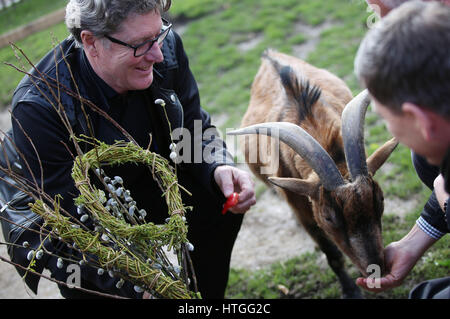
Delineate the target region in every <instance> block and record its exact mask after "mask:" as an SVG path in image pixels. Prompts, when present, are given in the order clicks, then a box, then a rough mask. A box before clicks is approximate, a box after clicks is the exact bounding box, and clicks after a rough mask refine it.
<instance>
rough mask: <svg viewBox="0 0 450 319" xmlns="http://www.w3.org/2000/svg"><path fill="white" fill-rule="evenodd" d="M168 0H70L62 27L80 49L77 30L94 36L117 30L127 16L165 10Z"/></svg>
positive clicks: (168, 5)
mask: <svg viewBox="0 0 450 319" xmlns="http://www.w3.org/2000/svg"><path fill="white" fill-rule="evenodd" d="M170 5H171V0H70V1H69V3H68V4H67V6H66V26H67V29H68V30H69V32H70V34H71V35H72V37H73V38H74V39H75V41H76V43H77V45H78V46H79V47H82V42H81V31H83V30H89V31H91V32H92V33H93V34H94V35H95V36H97V37H103V36H104V35H106V34H110V33H114V32H116V31H118V30H119V28H120V26H121V24H122V22H123V21H124V20H125V19H126V18H127V17H128V16H129V15H130V14H146V13H148V12H151V11H154V10H158V11H159V13H160V14H161V13H162V12H165V11H167V10H169V8H170Z"/></svg>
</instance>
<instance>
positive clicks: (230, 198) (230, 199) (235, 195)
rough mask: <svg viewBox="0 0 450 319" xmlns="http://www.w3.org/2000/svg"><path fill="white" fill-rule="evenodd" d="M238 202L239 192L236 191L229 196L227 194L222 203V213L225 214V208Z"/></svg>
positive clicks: (227, 208)
mask: <svg viewBox="0 0 450 319" xmlns="http://www.w3.org/2000/svg"><path fill="white" fill-rule="evenodd" d="M238 202H239V194H238V193H233V194H231V195H230V196H228V198H227V201H226V202H225V204H224V205H223V209H222V215H225V213H226V212H227V210H229V209H230V208H231V207H233V206H236V204H237V203H238Z"/></svg>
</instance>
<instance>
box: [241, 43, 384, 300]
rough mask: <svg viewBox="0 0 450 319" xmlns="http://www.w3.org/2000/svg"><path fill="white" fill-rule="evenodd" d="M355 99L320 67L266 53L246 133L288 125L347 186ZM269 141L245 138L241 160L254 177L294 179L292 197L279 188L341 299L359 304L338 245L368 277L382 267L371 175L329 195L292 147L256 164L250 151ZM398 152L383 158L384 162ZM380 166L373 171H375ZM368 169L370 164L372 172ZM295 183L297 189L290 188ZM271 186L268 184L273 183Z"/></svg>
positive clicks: (378, 208) (377, 192)
mask: <svg viewBox="0 0 450 319" xmlns="http://www.w3.org/2000/svg"><path fill="white" fill-rule="evenodd" d="M352 98H353V96H352V93H351V91H350V89H349V88H348V87H347V85H346V84H345V83H344V82H343V81H342V80H341V79H339V78H338V77H336V76H335V75H333V74H331V73H330V72H328V71H326V70H323V69H319V68H316V67H314V66H312V65H310V64H308V63H306V62H304V61H302V60H300V59H297V58H295V57H292V56H288V55H285V54H282V53H278V52H274V51H267V52H266V53H265V56H264V57H263V59H262V64H261V67H260V69H259V71H258V73H257V75H256V77H255V80H254V82H253V85H252V89H251V99H250V103H249V107H248V110H247V112H246V113H245V115H244V117H243V120H242V125H241V127H247V126H250V125H253V124H257V123H265V122H291V123H294V124H297V125H299V126H300V127H302V128H303V129H304V130H306V131H307V132H308V133H309V134H310V135H311V136H312V137H314V138H315V139H316V140H317V141H318V142H319V143H320V144H321V145H322V147H323V148H324V149H325V150H326V151H327V152H328V154H329V155H330V156H331V157H332V159H333V160H334V161H335V163H336V166H337V168H338V169H339V171H340V172H341V174H342V176H343V177H344V179H345V180H349V179H350V178H349V173H348V169H347V165H346V162H345V155H344V148H343V139H342V134H341V114H342V111H343V109H344V107H345V106H346V104H347V103H348V102H350V101H351V100H352ZM263 139H267V145H268V146H269V147H267V150H270V145H271V143H274V141H273V140H272V138H271V137H268V136H261V135H259V136H256V135H248V136H243V137H241V145H243V150H244V155H245V157H246V161H247V163H248V165H249V167H250V169H251V171H252V172H253V173H254V174H255V175H256V176H257V177H259V178H260V179H261V180H262V181H264V182H266V183H268V182H267V177H268V176H267V175H262V174H261V168H262V167H263V166H267V165H268V164H269V163H272V164H274V162H275V161H276V162H278V161H279V165H278V170H277V171H276V172H274V174H273V175H271V176H272V177H276V178H279V177H283V178H290V179H289V180H287V182H288V184H289V185H290V188H289V190H287V189H283V188H278V190H279V192H280V194H281V195H282V196H284V198H285V199H286V200H287V202H288V203H289V205H290V206H291V207H292V209H293V210H294V212H295V214H296V216H297V218H298V220H299V221H300V222H301V223H302V225H303V226H304V227H305V229H306V230H307V231H308V233H309V234H310V235H311V237H312V238H313V239H314V240H315V241H316V242H317V243H318V245H319V247H320V248H321V249H322V251H324V253H325V254H326V255H327V258H328V262H329V264H330V266H331V267H332V269H333V270H334V271H335V273H336V274H337V276H338V278H339V280H340V282H341V285H342V287H343V291H344V295H345V296H348V297H360V296H361V295H360V293H359V290H358V288H357V287H356V285H355V284H354V283H353V281H352V280H351V279H350V278H349V277H348V275H347V274H346V273H345V270H344V266H343V258H342V255H341V253H340V252H339V250H338V249H336V246H335V245H334V244H336V245H337V246H338V247H339V248H340V250H341V251H343V252H344V253H345V254H346V255H347V256H349V257H350V259H351V260H352V261H353V262H354V264H355V265H356V266H357V267H358V268H359V269H360V271H361V272H362V273H364V274H365V271H366V267H367V266H368V265H369V264H371V263H378V264H380V266H382V263H383V256H382V240H381V214H382V211H383V195H382V192H381V189H380V187H379V186H378V184H377V183H376V182H375V181H374V180H373V179H372V177H371V176H372V174H374V173H375V172H372V171H371V172H370V174H369V176H367V177H361V178H358V180H357V181H350V182H348V183H347V184H345V185H343V186H342V187H339V188H338V189H337V190H336V191H332V192H330V191H327V190H325V189H324V188H323V187H321V183H320V180H319V177H318V175H317V174H316V173H315V172H314V171H313V169H312V168H311V167H310V166H309V165H308V164H307V163H306V162H305V160H304V159H303V158H302V157H301V156H300V155H298V154H297V153H296V152H295V151H294V150H293V149H292V148H290V147H289V146H287V145H285V144H284V143H280V145H279V159H275V158H273V156H274V154H272V153H271V152H269V151H267V152H265V151H264V150H263V151H262V152H261V150H259V151H258V154H259V155H258V159H257V161H256V163H255V162H250V161H249V154H250V152H251V150H252V147H255V146H256V147H257V148H259V147H260V142H261V141H263ZM392 150H393V147H392V146H390V147H389V148H388V149H387V150H386V151H382V152H380V153H383V155H382V156H381V160H378V161H377V163H378V162H381V163H382V162H384V160H385V159H386V158H387V156H389V155H388V154H390V152H391V151H392ZM380 165H381V164H377V165H375V166H376V167H375V168H374V170H376V169H378V167H379V166H380ZM368 166H369V168H370V167H371V165H370V164H369V165H368ZM291 182H292V183H291ZM268 184H269V183H268Z"/></svg>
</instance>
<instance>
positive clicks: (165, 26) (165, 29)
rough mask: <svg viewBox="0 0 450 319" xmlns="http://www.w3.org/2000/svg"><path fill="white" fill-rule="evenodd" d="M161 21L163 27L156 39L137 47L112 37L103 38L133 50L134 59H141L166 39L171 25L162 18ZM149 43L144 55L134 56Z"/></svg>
mask: <svg viewBox="0 0 450 319" xmlns="http://www.w3.org/2000/svg"><path fill="white" fill-rule="evenodd" d="M162 21H163V27H162V31H161V33H160V34H158V36H157V37H156V38H153V39H150V40H147V41H145V42H142V43H140V44H138V45H131V44H128V43H126V42H123V41H120V40H119V39H116V38H113V37H112V36H110V35H107V34H106V35H105V38H107V39H108V40H109V41H111V42H113V43H117V44H120V45H123V46H126V47H129V48H131V49H133V50H134V52H133V54H134V57H136V58H138V57H141V56H143V55H146V54H147V52H148V51H150V50H151V48H152V47H153V45H154V44H155V42H157V41H158V44H161V43H162V42H163V41H164V39H165V38H166V36H167V34H168V33H169V31H170V29H171V28H172V23H170V22H169V21H167V20H166V19H164V18H162ZM161 37H162V38H161ZM149 43H150V45H149V46H148V49H147V50H146V51H145V52H144V53H142V54H139V55H137V54H136V51H137V50H138V49H139V48H141V47H142V46H144V45H146V44H149Z"/></svg>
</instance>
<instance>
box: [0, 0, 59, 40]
mask: <svg viewBox="0 0 450 319" xmlns="http://www.w3.org/2000/svg"><path fill="white" fill-rule="evenodd" d="M66 4H67V0H52V1H48V0H22V1H20V2H19V3H16V4H14V5H13V6H11V7H8V8H6V9H3V10H0V34H2V33H6V32H8V31H10V30H13V29H15V28H18V27H20V26H22V25H24V24H27V23H29V22H31V21H33V20H36V19H38V18H40V17H41V16H43V15H46V14H48V13H50V12H52V11H55V10H57V9H60V8H63V7H64V6H65V5H66Z"/></svg>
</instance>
